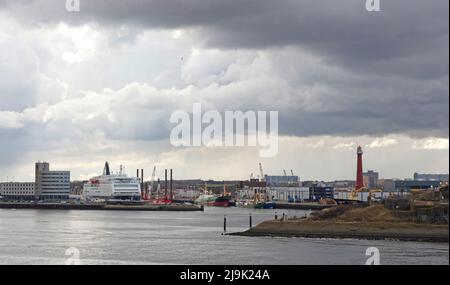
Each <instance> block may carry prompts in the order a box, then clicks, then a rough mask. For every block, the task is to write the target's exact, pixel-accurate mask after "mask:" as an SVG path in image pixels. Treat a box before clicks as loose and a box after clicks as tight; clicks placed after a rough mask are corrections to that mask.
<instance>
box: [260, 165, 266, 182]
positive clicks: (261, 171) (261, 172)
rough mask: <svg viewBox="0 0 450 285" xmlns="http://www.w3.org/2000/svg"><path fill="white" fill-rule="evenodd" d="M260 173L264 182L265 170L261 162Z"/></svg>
mask: <svg viewBox="0 0 450 285" xmlns="http://www.w3.org/2000/svg"><path fill="white" fill-rule="evenodd" d="M259 173H260V175H261V181H262V182H264V180H265V179H264V171H263V167H262V164H261V162H260V163H259Z"/></svg>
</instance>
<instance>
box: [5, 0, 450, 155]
mask: <svg viewBox="0 0 450 285" xmlns="http://www.w3.org/2000/svg"><path fill="white" fill-rule="evenodd" d="M364 2H365V1H363V0H344V1H335V0H321V1H317V0H303V1H296V0H277V1H275V0H247V1H243V0H220V1H219V0H191V1H182V0H173V1H170V0H160V1H157V0H148V1H142V0H141V1H139V0H128V1H120V0H81V4H82V7H81V9H82V11H81V12H80V13H68V12H67V11H66V10H65V1H64V0H62V1H53V0H47V1H45V0H15V1H13V0H0V17H3V16H5V18H6V17H10V18H11V19H14V20H15V21H18V22H20V25H21V27H20V28H21V29H23V31H26V32H27V33H25V32H24V35H22V37H18V39H16V38H15V37H14V36H15V35H13V36H11V37H10V38H6V40H5V38H2V37H1V33H0V47H1V49H2V50H4V51H6V52H5V53H3V54H2V55H0V98H1V101H0V112H1V111H3V110H6V111H17V112H21V111H23V110H24V109H25V108H29V107H33V106H35V105H38V104H40V103H48V104H49V105H51V106H50V109H51V110H52V112H53V113H52V114H53V115H52V116H50V117H51V119H50V120H48V121H45V122H44V121H43V120H41V121H39V123H36V122H35V121H31V123H30V121H27V120H26V119H23V120H24V125H25V127H24V128H23V129H12V130H11V129H6V130H2V129H1V125H0V135H1V136H2V140H0V142H1V144H0V146H1V148H2V150H3V149H4V150H6V149H8V150H10V149H15V150H16V151H17V153H20V152H21V151H27V150H31V149H36V146H30V145H29V144H31V143H32V142H33V141H47V140H58V139H64V138H66V139H68V140H72V141H74V142H76V141H77V138H78V136H80V134H84V133H90V132H96V131H101V132H104V133H105V135H106V136H108V137H109V138H112V139H117V140H124V139H127V138H128V139H135V140H158V139H161V138H167V135H168V130H169V128H170V126H168V125H167V120H168V116H169V115H170V112H171V111H173V110H176V109H180V108H181V109H183V108H185V109H188V110H189V106H190V105H189V104H191V103H192V102H195V101H201V102H204V103H205V104H208V105H210V106H212V107H215V108H217V109H219V110H222V111H223V110H230V109H231V110H233V109H248V110H250V109H256V110H279V111H280V119H281V124H280V131H281V133H282V134H284V135H293V136H313V135H339V136H341V135H342V136H357V135H371V136H382V135H386V134H397V133H401V134H407V135H409V136H414V137H429V136H437V137H448V135H449V127H448V126H449V121H448V115H449V107H448V101H449V96H448V92H449V88H448V86H449V81H448V80H449V79H448V74H449V70H448V69H449V67H448V60H449V57H448V49H449V44H448V41H449V36H448V35H449V31H448V20H449V16H448V8H449V7H448V6H449V2H448V1H447V0H429V1H420V0H414V1H413V0H382V1H381V2H382V9H383V12H380V13H368V12H367V11H365V8H364ZM10 18H6V20H5V21H7V20H9V19H10ZM2 22H3V19H2ZM60 22H64V23H68V24H69V25H71V26H72V27H75V26H79V25H82V24H85V23H88V24H92V25H91V27H93V29H95V30H96V31H97V32H98V33H99V34H101V35H103V36H104V37H106V38H107V39H108V42H107V44H104V45H102V46H100V48H101V51H100V52H97V53H96V54H94V55H93V56H92V58H87V59H85V62H80V63H77V64H75V65H70V66H66V65H64V64H63V63H61V59H60V56H61V54H60V53H59V52H61V51H65V49H68V48H67V46H69V47H71V44H70V41H69V40H68V42H69V43H67V44H66V43H65V44H64V45H62V44H61V45H57V44H56V43H54V42H52V40H54V38H57V36H55V37H54V38H52V37H44V35H43V37H42V40H41V41H42V42H45V41H48V42H49V44H48V45H44V44H41V43H39V44H37V45H33V44H32V43H36V41H39V39H38V37H36V36H35V38H34V39H33V40H30V39H28V38H26V37H27V36H29V35H30V34H33V33H40V32H41V31H39V30H37V29H39V28H40V27H44V28H43V29H44V31H45V32H49V33H51V32H52V28H54V27H55V26H56V25H57V24H58V23H60ZM6 27H7V26H6ZM160 29H163V30H164V29H182V30H186V31H187V32H188V37H189V38H190V41H188V42H186V41H181V42H180V43H172V42H170V41H162V40H161V38H158V37H155V39H153V38H152V37H153V35H144V36H143V34H145V32H147V31H149V30H160ZM0 32H1V29H0ZM139 36H143V37H144V38H145V39H146V40H147V41H144V42H140V41H139V40H140V39H139ZM2 39H3V41H2ZM92 41H94V40H92ZM153 43H155V44H153ZM53 44H55V46H56V47H54V48H55V50H57V52H54V53H52V52H50V51H48V49H49V47H52V48H53ZM158 44H159V45H158ZM177 44H178V45H179V46H177ZM174 46H175V47H174ZM192 49H199V50H201V54H200V56H199V57H197V58H196V57H195V56H194V55H193V53H192ZM209 49H218V50H219V52H218V53H217V54H216V53H213V54H207V51H208V50H209ZM75 50H76V49H75ZM70 51H71V52H73V50H72V49H71V50H70ZM181 57H183V58H184V61H183V62H181V61H180V58H181ZM44 73H45V74H46V75H44ZM56 79H58V80H56ZM60 80H61V82H64V83H67V88H68V89H69V95H70V96H69V97H70V98H69V99H73V101H69V102H66V104H71V105H70V106H69V107H67V106H65V105H64V104H58V103H60V101H61V97H62V95H61V94H62V93H64V92H65V87H64V86H63V85H62V84H61V82H60ZM132 82H140V83H146V84H148V85H151V86H152V87H155V90H153V91H152V92H150V93H151V94H148V90H147V89H146V88H147V87H148V86H144V87H142V86H141V87H142V88H140V87H139V88H136V89H135V90H131V91H130V90H122V89H123V88H124V86H126V85H127V84H131V83H132ZM171 88H172V89H171ZM104 89H112V90H109V91H105V90H104ZM125 89H127V88H125ZM80 90H92V91H93V92H95V93H97V94H103V95H105V93H107V94H106V95H105V96H103V97H101V98H97V99H98V100H97V101H92V102H91V101H89V100H85V99H83V98H80V97H81V96H80V94H79V91H80ZM168 90H169V91H168ZM170 90H171V91H170ZM154 93H156V94H154ZM58 94H59V95H58ZM161 94H163V95H161ZM186 94H187V95H188V96H185V95H186ZM108 96H110V97H111V98H113V99H115V100H116V101H114V102H110V101H109V99H107V98H109V97H108ZM185 97H188V98H187V99H186V98H185ZM119 98H124V100H123V101H121V100H120V99H119ZM180 98H184V99H185V101H183V100H181V99H180ZM133 100H135V101H133ZM142 102H144V103H142ZM90 104H97V105H94V106H102V107H105V109H104V110H103V113H101V114H97V113H95V110H91V107H92V105H90ZM108 104H109V105H108ZM137 105H139V108H138V107H136V106H137ZM106 107H107V108H106ZM71 109H73V110H75V111H76V112H70V110H71ZM55 114H56V115H55ZM108 115H111V116H113V117H114V118H115V120H113V121H108V120H109V117H108ZM89 116H93V117H92V118H90V117H89ZM5 117H6V115H5ZM0 123H1V122H0ZM25 140H28V142H26V141H25ZM14 141H22V142H21V143H18V144H15V143H14ZM12 153H13V152H11V151H2V158H3V157H4V156H3V154H4V155H5V157H6V158H11V159H12V158H13V157H14V156H13V154H12Z"/></svg>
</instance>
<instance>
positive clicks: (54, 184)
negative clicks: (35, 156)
mask: <svg viewBox="0 0 450 285" xmlns="http://www.w3.org/2000/svg"><path fill="white" fill-rule="evenodd" d="M35 171H36V173H35V175H36V176H35V196H36V199H39V200H68V199H69V195H70V171H50V164H49V163H48V162H37V163H36V165H35Z"/></svg>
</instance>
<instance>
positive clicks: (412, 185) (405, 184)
mask: <svg viewBox="0 0 450 285" xmlns="http://www.w3.org/2000/svg"><path fill="white" fill-rule="evenodd" d="M440 186H441V182H440V181H434V180H433V181H422V180H397V181H395V189H396V191H400V192H403V191H405V192H407V191H410V190H428V189H433V188H438V187H440Z"/></svg>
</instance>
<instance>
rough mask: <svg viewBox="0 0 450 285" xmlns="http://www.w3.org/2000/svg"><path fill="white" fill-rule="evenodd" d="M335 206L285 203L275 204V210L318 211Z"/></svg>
mask: <svg viewBox="0 0 450 285" xmlns="http://www.w3.org/2000/svg"><path fill="white" fill-rule="evenodd" d="M336 206H337V205H325V204H318V203H287V202H276V203H275V209H282V210H312V211H316V210H317V211H319V210H323V209H328V208H333V207H336Z"/></svg>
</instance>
